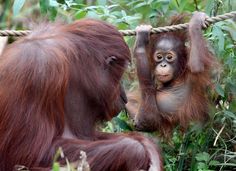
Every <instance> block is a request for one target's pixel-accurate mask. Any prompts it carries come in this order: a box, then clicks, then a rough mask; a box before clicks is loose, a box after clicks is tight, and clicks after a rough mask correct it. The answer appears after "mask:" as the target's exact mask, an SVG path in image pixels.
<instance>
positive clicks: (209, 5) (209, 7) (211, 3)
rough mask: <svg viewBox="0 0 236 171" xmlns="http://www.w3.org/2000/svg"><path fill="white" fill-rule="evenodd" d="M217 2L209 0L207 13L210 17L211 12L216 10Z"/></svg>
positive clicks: (206, 8)
mask: <svg viewBox="0 0 236 171" xmlns="http://www.w3.org/2000/svg"><path fill="white" fill-rule="evenodd" d="M214 3H215V0H208V1H207V3H206V7H205V12H206V14H207V15H208V16H211V11H212V9H213V8H214Z"/></svg>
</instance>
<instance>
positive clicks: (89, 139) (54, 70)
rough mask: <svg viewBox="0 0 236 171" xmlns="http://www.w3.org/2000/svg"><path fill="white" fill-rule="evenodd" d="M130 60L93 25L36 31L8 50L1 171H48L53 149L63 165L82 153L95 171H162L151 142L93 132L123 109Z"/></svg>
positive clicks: (1, 106) (3, 66) (114, 35)
mask: <svg viewBox="0 0 236 171" xmlns="http://www.w3.org/2000/svg"><path fill="white" fill-rule="evenodd" d="M129 60H130V52H129V49H128V47H127V45H126V44H125V42H124V40H123V37H122V36H121V34H120V33H119V32H118V31H117V30H116V29H115V28H114V27H113V26H111V25H109V24H106V23H104V22H101V21H96V20H88V19H87V20H81V21H78V22H75V23H73V24H70V25H60V24H49V25H43V26H42V27H40V28H38V29H36V30H35V31H33V32H32V33H31V34H30V35H29V36H27V37H24V38H21V39H20V40H18V41H16V42H14V43H13V44H11V45H9V46H8V47H7V48H6V49H5V51H4V52H3V54H2V56H1V58H0V137H1V140H0V170H2V171H6V170H7V171H10V170H13V168H14V166H15V165H24V166H27V167H28V168H29V169H31V170H36V169H38V170H44V169H45V170H50V167H51V166H52V160H53V157H54V155H55V152H56V151H57V149H58V147H62V150H63V152H64V154H65V156H66V157H67V158H68V159H69V161H70V162H74V161H77V160H79V156H80V151H81V150H83V151H85V152H86V154H87V157H88V162H89V164H90V168H91V170H94V171H108V170H109V171H111V170H112V171H118V170H122V171H137V170H141V169H143V170H152V171H154V170H155V171H156V170H162V163H161V157H160V154H159V152H158V150H157V148H156V145H155V144H153V143H152V141H151V140H149V139H147V138H144V137H143V136H141V135H138V134H135V133H133V134H119V135H117V134H106V133H99V132H97V131H96V130H95V128H96V123H98V122H99V121H103V120H110V119H111V118H112V117H113V116H116V115H117V114H118V113H119V112H120V110H121V109H123V108H124V106H125V103H126V96H125V93H124V91H123V89H122V87H121V85H120V79H121V76H122V74H123V72H124V69H125V67H126V65H127V63H128V62H129ZM61 163H62V164H63V163H64V161H63V160H61Z"/></svg>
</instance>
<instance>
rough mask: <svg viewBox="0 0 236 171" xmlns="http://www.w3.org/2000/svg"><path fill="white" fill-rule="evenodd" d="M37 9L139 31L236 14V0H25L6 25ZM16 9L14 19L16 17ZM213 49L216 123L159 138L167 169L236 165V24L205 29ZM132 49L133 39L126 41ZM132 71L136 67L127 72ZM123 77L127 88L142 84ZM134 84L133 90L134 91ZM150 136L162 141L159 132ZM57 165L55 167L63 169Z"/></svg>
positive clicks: (120, 124) (121, 123) (123, 124)
mask: <svg viewBox="0 0 236 171" xmlns="http://www.w3.org/2000/svg"><path fill="white" fill-rule="evenodd" d="M32 4H33V5H36V6H37V10H38V11H39V12H40V17H47V18H48V19H49V20H52V21H53V20H55V19H57V18H59V19H63V20H66V21H67V22H71V21H74V20H76V19H81V18H85V17H89V18H98V19H102V20H104V21H107V22H109V23H112V24H114V25H115V26H117V28H118V29H134V28H135V27H136V26H137V25H139V24H141V23H150V24H152V25H153V26H160V25H165V24H166V21H168V20H169V17H170V16H172V15H174V14H177V13H182V12H185V13H192V12H193V11H195V10H199V11H204V12H205V13H207V14H208V15H209V16H214V15H218V14H223V13H226V12H230V11H233V10H236V1H233V0H224V1H222V0H204V1H201V0H132V1H130V0H111V1H108V0H97V1H96V0H95V1H92V3H91V4H89V5H88V4H86V3H84V1H83V0H39V1H37V0H33V1H32V2H31V4H29V1H25V0H14V3H10V1H7V2H5V1H3V4H2V5H4V7H5V10H4V11H3V13H2V15H1V17H0V21H1V22H0V23H1V25H0V26H1V27H2V28H4V27H10V26H12V27H15V25H14V24H11V25H10V24H7V23H12V22H9V21H13V19H15V17H16V16H26V11H28V10H29V7H30V5H32ZM12 11H13V14H14V16H12V15H11V12H12ZM205 37H206V38H207V39H208V40H209V42H210V44H211V46H212V47H213V49H212V51H214V52H215V54H216V56H217V57H218V59H219V60H220V61H221V63H222V64H221V70H222V72H221V73H220V74H219V73H216V74H215V75H214V78H215V86H213V87H212V89H211V90H210V97H211V100H212V107H211V112H210V114H211V120H210V121H209V122H208V124H207V125H204V126H202V125H197V124H192V125H191V126H190V127H189V129H188V131H187V132H186V133H185V134H182V133H180V131H179V130H178V128H176V131H175V132H174V133H173V136H172V138H171V139H170V140H169V141H166V140H163V139H160V146H161V148H162V149H163V158H164V162H165V170H166V171H176V170H177V171H182V170H191V171H210V170H233V168H235V167H236V164H235V163H236V153H235V151H236V76H235V75H236V48H235V46H236V44H235V42H236V24H235V22H234V21H233V20H225V21H221V22H218V23H216V24H214V25H213V26H211V27H209V28H208V29H207V30H206V31H205ZM125 40H126V41H127V43H128V44H129V45H130V47H132V46H133V42H134V38H132V37H125ZM128 70H129V71H132V67H130V68H129V69H128ZM130 77H132V78H135V76H131V74H130V73H127V75H126V76H125V77H124V81H123V82H124V83H125V85H126V87H127V86H128V88H132V86H133V85H134V84H133V83H135V84H136V83H137V82H136V81H134V80H133V79H131V83H129V82H130V80H129V78H130ZM130 86H131V87H130ZM102 130H103V131H106V132H124V131H132V130H133V126H132V121H131V120H130V119H129V118H128V117H127V115H126V114H125V113H124V112H122V113H121V114H120V115H119V116H118V117H116V118H114V119H113V120H112V121H110V122H107V123H104V126H103V128H102ZM148 136H152V137H154V138H155V137H158V134H157V133H152V134H148ZM58 167H59V166H58V164H57V163H55V164H54V166H53V169H54V170H55V171H56V170H58V169H59V168H58Z"/></svg>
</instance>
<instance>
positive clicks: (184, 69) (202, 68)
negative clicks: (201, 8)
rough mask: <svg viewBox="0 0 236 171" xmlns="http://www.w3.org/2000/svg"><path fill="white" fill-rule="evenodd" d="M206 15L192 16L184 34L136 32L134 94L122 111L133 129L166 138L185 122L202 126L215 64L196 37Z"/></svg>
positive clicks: (146, 29)
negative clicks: (132, 122) (137, 90)
mask: <svg viewBox="0 0 236 171" xmlns="http://www.w3.org/2000/svg"><path fill="white" fill-rule="evenodd" d="M206 17H207V16H206V15H205V14H204V13H201V12H196V13H194V15H193V17H192V18H191V20H190V23H189V28H188V34H189V41H190V50H189V49H188V48H187V47H186V46H185V44H186V41H187V40H188V39H187V37H188V36H187V34H186V33H185V32H177V33H176V32H175V33H173V32H168V33H161V34H158V35H157V34H155V35H154V34H153V35H150V31H151V29H152V27H151V26H149V25H142V26H139V27H137V28H136V32H137V39H136V45H135V50H134V57H135V59H136V67H137V75H138V80H139V87H140V94H139V95H137V94H135V93H134V92H133V93H129V94H128V104H127V105H126V108H127V110H128V112H129V113H130V115H131V116H134V120H135V127H136V129H137V130H142V131H155V130H158V131H160V132H161V133H162V134H164V135H169V134H170V133H171V132H172V130H173V128H174V127H175V126H176V125H180V126H181V128H182V129H186V128H187V126H188V124H189V122H190V121H206V120H207V118H208V99H207V96H206V94H207V93H206V88H207V86H209V84H210V83H211V81H210V74H211V68H212V66H216V64H217V62H216V59H215V58H214V56H213V55H212V54H211V53H210V52H209V50H208V47H207V44H206V42H205V40H204V37H203V35H202V27H205V24H204V21H205V19H206Z"/></svg>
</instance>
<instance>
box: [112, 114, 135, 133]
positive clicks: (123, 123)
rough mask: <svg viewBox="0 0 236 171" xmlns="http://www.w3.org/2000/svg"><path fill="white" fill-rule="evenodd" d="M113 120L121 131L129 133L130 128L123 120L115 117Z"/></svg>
mask: <svg viewBox="0 0 236 171" xmlns="http://www.w3.org/2000/svg"><path fill="white" fill-rule="evenodd" d="M113 120H114V121H115V122H116V123H117V124H118V125H119V127H120V128H121V129H123V130H129V131H131V130H132V128H131V127H130V126H129V125H128V124H127V123H126V122H125V121H124V120H121V119H120V118H118V117H115V118H114V119H113Z"/></svg>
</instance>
